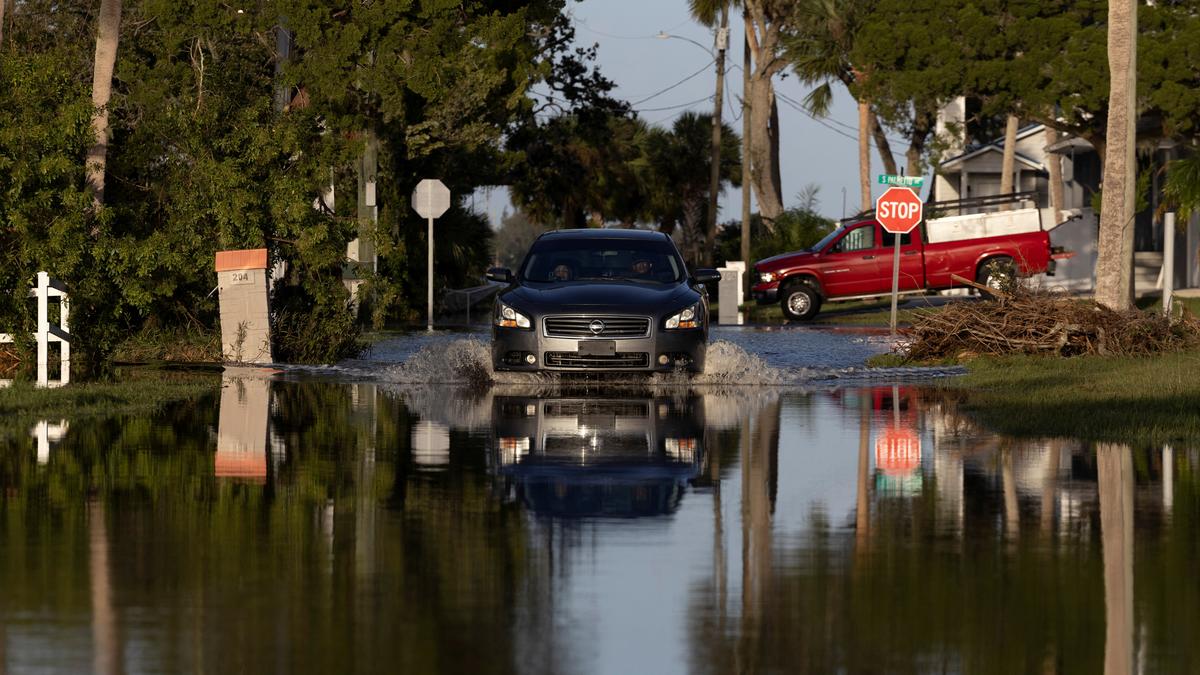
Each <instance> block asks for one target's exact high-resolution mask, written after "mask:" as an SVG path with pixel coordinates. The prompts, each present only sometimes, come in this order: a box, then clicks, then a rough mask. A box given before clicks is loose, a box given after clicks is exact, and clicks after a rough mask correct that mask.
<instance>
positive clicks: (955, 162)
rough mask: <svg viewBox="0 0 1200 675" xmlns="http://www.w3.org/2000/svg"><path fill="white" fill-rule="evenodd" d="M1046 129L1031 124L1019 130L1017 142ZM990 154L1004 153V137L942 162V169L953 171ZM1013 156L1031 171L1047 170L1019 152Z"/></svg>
mask: <svg viewBox="0 0 1200 675" xmlns="http://www.w3.org/2000/svg"><path fill="white" fill-rule="evenodd" d="M1045 128H1046V125H1044V124H1030V125H1029V126H1027V127H1025V128H1023V129H1019V130H1017V140H1018V141H1019V140H1021V139H1024V138H1028V137H1029V136H1032V135H1034V134H1036V133H1038V132H1040V131H1043V130H1045ZM989 152H999V153H1003V152H1004V137H1003V136H1001V137H1000V138H997V139H994V140H993V141H992V142H990V143H988V144H987V145H984V146H981V147H978V148H976V149H974V150H971V151H969V152H964V153H962V154H961V155H956V156H954V157H951V158H950V159H948V160H946V161H944V162H942V164H941V167H940V168H941V169H943V170H944V169H953V168H956V167H959V166H961V165H962V164H963V163H964V162H966V161H967V160H970V159H973V158H975V157H980V156H983V155H985V154H987V153H989ZM1013 154H1014V156H1015V157H1016V160H1017V161H1019V162H1021V163H1022V164H1024V165H1026V166H1028V167H1029V168H1031V169H1036V170H1038V171H1041V170H1043V169H1045V168H1046V167H1045V166H1044V165H1043V164H1042V163H1041V162H1039V161H1037V160H1035V159H1033V158H1031V157H1029V156H1028V155H1023V154H1021V153H1019V152H1016V153H1013Z"/></svg>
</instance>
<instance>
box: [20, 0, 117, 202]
mask: <svg viewBox="0 0 1200 675" xmlns="http://www.w3.org/2000/svg"><path fill="white" fill-rule="evenodd" d="M2 1H3V0H0V2H2ZM120 29H121V0H100V16H99V17H98V19H97V26H96V62H95V65H94V70H93V72H92V105H93V106H95V108H96V111H95V113H93V115H92V132H93V134H94V135H95V143H94V144H93V145H92V147H91V149H89V150H88V156H87V181H88V185H90V186H91V188H92V203H93V204H94V205H95V206H100V205H101V204H103V203H104V167H105V163H106V161H107V158H108V101H109V98H111V97H112V79H113V66H114V65H115V64H116V61H117V39H118V37H119V36H120Z"/></svg>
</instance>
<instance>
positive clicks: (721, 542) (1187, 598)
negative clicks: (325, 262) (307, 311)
mask: <svg viewBox="0 0 1200 675" xmlns="http://www.w3.org/2000/svg"><path fill="white" fill-rule="evenodd" d="M714 337H720V338H721V339H723V340H726V341H727V342H729V343H730V344H733V345H734V346H738V347H739V348H749V349H751V350H754V351H755V353H756V354H757V355H760V356H761V357H762V359H761V360H755V359H750V361H749V362H747V361H746V360H745V359H746V358H747V355H746V354H745V353H744V352H741V351H739V350H734V349H730V351H729V352H728V356H729V361H728V362H727V363H726V365H725V366H723V368H724V369H725V371H724V372H727V373H729V374H734V375H737V376H738V377H741V378H743V379H744V380H746V381H745V382H743V383H742V384H741V385H740V386H728V383H723V382H722V378H724V377H725V376H724V375H722V376H721V377H717V378H715V381H714V383H711V384H701V385H699V386H690V387H689V386H679V384H678V383H677V382H674V381H669V380H667V379H664V380H649V381H621V382H593V381H588V382H572V383H565V384H564V383H563V382H558V381H546V380H536V381H527V382H519V381H511V382H504V381H501V382H499V383H494V384H487V383H485V382H481V381H480V380H478V379H473V377H475V376H477V375H478V372H476V371H477V369H476V368H475V367H474V366H472V365H471V364H472V363H473V362H472V361H471V357H470V355H471V354H473V353H475V351H477V348H478V345H479V344H481V343H478V342H472V336H469V335H468V336H461V335H459V336H442V337H440V338H439V337H435V338H433V339H432V341H430V340H429V338H427V337H425V336H414V337H411V338H404V337H399V338H396V339H395V340H393V341H392V342H391V343H384V344H382V345H381V346H380V347H379V348H377V349H376V351H375V352H374V353H373V354H372V355H371V357H370V358H369V359H368V360H364V361H360V362H356V363H350V364H344V365H343V366H342V367H340V368H338V369H328V370H323V371H311V370H291V371H286V372H282V373H279V372H271V371H265V370H258V369H229V370H227V371H226V372H225V373H224V374H223V375H222V376H221V380H222V387H221V390H220V393H219V395H216V396H213V397H209V398H206V399H202V400H199V401H196V402H193V403H189V404H184V405H179V406H175V407H173V408H171V409H169V410H167V411H165V412H163V413H160V414H157V415H155V416H152V417H147V418H121V419H100V420H96V419H92V420H78V421H70V420H57V419H56V420H47V421H45V422H41V423H39V425H38V426H36V427H34V428H32V429H30V430H29V431H30V433H29V434H28V435H20V436H15V437H10V438H8V439H7V440H0V461H2V463H0V486H2V488H3V495H4V497H3V501H2V502H0V574H2V575H3V576H2V578H3V582H2V583H0V663H3V665H4V670H5V671H6V672H21V673H23V672H32V671H44V672H70V673H75V672H86V671H89V670H90V671H93V672H195V671H207V672H243V671H245V672H314V673H331V672H374V671H381V670H387V671H400V672H462V673H508V672H520V673H673V672H695V673H730V672H748V673H750V672H764V673H765V672H789V673H791V672H811V673H829V672H846V673H868V672H901V673H959V672H961V673H1022V672H1037V673H1099V672H1102V671H1103V672H1113V673H1120V672H1147V673H1159V672H1164V673H1188V672H1195V664H1196V663H1198V662H1200V644H1198V643H1197V641H1196V640H1195V639H1194V638H1195V636H1196V635H1200V590H1197V586H1196V584H1194V583H1191V581H1190V579H1191V578H1192V577H1193V576H1194V573H1195V570H1196V569H1197V563H1198V562H1200V537H1198V535H1200V492H1198V488H1200V475H1197V466H1200V448H1195V447H1169V448H1163V447H1125V446H1111V445H1099V444H1089V443H1084V442H1080V441H1076V440H1072V439H1037V440H1030V439H1020V440H1018V439H1011V438H1005V437H1001V436H997V435H995V434H993V433H990V432H988V431H987V430H986V429H981V428H978V427H977V426H975V425H974V424H973V423H972V421H971V420H970V419H969V418H968V417H966V416H964V415H963V414H961V413H960V412H959V410H958V408H957V405H956V402H955V400H954V399H953V398H952V397H951V396H949V395H947V394H946V393H945V392H942V391H939V390H937V389H936V388H931V387H927V386H923V385H922V384H921V383H920V382H916V381H912V380H911V379H907V380H904V381H899V382H892V381H888V380H886V379H879V378H878V377H877V376H876V377H874V379H872V377H871V376H868V375H864V374H861V373H859V369H860V366H861V362H862V360H863V359H864V358H865V357H866V356H869V355H870V354H871V353H877V352H879V351H886V349H887V345H886V343H885V342H882V341H880V340H877V339H875V338H872V337H871V336H870V335H868V334H863V335H850V336H846V335H840V336H839V335H834V334H825V333H820V334H817V335H815V336H811V335H807V334H805V335H804V336H803V337H796V338H794V339H792V344H791V348H788V349H777V350H776V351H774V352H773V353H771V349H768V348H767V346H768V345H767V343H768V342H770V343H771V344H777V343H779V342H780V340H774V341H768V340H766V338H764V336H763V334H762V333H755V332H753V331H744V332H738V331H727V333H726V334H723V335H720V336H714ZM809 338H811V340H809ZM858 338H862V340H861V341H859V342H855V341H854V340H856V339H858ZM464 339H465V340H466V341H465V342H463V341H461V340H464ZM822 340H829V341H830V342H837V343H838V347H837V348H831V349H829V350H825V351H820V350H819V349H817V348H815V347H814V346H813V345H814V344H816V345H818V346H819V345H820V341H822ZM755 341H760V342H759V343H756V342H755ZM806 341H807V342H806ZM431 344H432V345H433V346H434V347H435V349H436V353H437V357H438V358H433V357H431V356H430V355H429V353H426V354H425V355H421V354H420V353H418V352H419V349H420V348H421V347H422V346H429V345H431ZM482 344H483V345H484V346H486V342H484V343H482ZM456 350H457V351H456ZM839 350H840V351H839ZM810 351H811V352H819V353H821V354H822V355H823V357H822V358H824V359H825V361H820V360H819V359H814V358H812V357H805V356H804V354H805V353H807V352H810ZM456 354H457V356H456ZM422 359H424V360H422ZM455 359H458V361H456V362H455V361H454V360H455ZM448 362H455V363H457V364H458V365H457V366H455V365H453V363H452V364H451V367H443V366H439V365H438V363H442V364H445V363H448ZM439 368H442V369H441V370H439ZM435 372H436V373H440V375H441V376H442V377H434V376H432V375H431V373H435ZM901 374H902V375H903V373H901ZM418 375H421V376H420V377H418ZM734 375H730V377H733V376H734ZM438 379H440V380H444V381H434V380H438ZM759 380H763V381H764V382H759ZM768 380H769V381H770V382H766V381H768Z"/></svg>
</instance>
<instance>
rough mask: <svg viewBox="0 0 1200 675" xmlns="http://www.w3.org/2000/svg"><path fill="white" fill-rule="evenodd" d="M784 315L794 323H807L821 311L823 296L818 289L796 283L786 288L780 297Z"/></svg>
mask: <svg viewBox="0 0 1200 675" xmlns="http://www.w3.org/2000/svg"><path fill="white" fill-rule="evenodd" d="M779 306H780V307H781V308H783V315H784V316H785V317H787V318H789V319H792V320H793V321H807V320H809V319H811V318H813V317H814V316H816V315H817V312H819V311H821V296H820V294H818V293H817V291H816V289H815V288H813V287H812V286H810V285H808V284H805V283H794V284H792V285H790V286H786V287H784V289H783V291H782V293H781V294H780V296H779Z"/></svg>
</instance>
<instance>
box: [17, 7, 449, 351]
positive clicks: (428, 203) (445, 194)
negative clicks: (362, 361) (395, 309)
mask: <svg viewBox="0 0 1200 675" xmlns="http://www.w3.org/2000/svg"><path fill="white" fill-rule="evenodd" d="M3 1H4V0H0V2H3ZM412 207H413V210H414V211H416V212H417V213H419V214H420V215H421V217H422V218H425V219H427V220H428V221H429V233H428V235H427V237H426V239H427V240H428V242H429V266H428V268H427V269H428V276H429V279H428V283H427V284H426V289H425V291H426V295H425V301H426V303H427V306H428V308H429V319H428V321H427V322H426V324H425V328H426V329H427V330H433V221H434V219H435V218H441V217H442V214H444V213H446V210H447V209H449V208H450V189H449V188H447V187H446V186H445V184H443V183H442V181H440V180H438V179H436V178H426V179H425V180H423V181H421V182H420V183H417V187H415V188H413V193H412Z"/></svg>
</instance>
